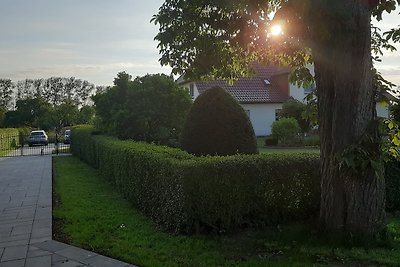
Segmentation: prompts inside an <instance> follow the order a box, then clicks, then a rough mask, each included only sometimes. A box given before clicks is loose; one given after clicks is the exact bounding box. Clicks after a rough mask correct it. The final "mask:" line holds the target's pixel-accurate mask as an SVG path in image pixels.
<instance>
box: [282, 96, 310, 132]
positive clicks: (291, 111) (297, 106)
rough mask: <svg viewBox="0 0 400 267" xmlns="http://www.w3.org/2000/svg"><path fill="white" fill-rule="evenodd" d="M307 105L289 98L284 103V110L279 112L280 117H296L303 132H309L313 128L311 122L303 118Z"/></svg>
mask: <svg viewBox="0 0 400 267" xmlns="http://www.w3.org/2000/svg"><path fill="white" fill-rule="evenodd" d="M306 108H307V105H306V104H304V103H302V102H300V101H298V100H295V99H289V100H288V101H286V102H285V103H283V105H282V110H281V111H280V113H279V117H280V118H295V119H296V120H297V122H298V124H299V126H300V129H301V132H302V133H307V132H308V131H309V130H310V128H311V123H310V122H309V121H308V120H306V119H304V118H303V113H304V111H305V110H306Z"/></svg>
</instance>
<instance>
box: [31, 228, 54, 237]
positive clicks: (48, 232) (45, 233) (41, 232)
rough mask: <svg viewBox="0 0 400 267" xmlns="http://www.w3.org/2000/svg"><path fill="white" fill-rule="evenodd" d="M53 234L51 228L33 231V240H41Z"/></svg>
mask: <svg viewBox="0 0 400 267" xmlns="http://www.w3.org/2000/svg"><path fill="white" fill-rule="evenodd" d="M51 232H52V229H51V227H48V228H40V229H32V238H41V237H46V236H51Z"/></svg>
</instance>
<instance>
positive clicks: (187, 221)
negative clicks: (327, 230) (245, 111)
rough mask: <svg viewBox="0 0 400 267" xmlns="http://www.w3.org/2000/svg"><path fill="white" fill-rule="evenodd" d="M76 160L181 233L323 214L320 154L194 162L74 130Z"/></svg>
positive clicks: (395, 197) (394, 195) (392, 193)
mask: <svg viewBox="0 0 400 267" xmlns="http://www.w3.org/2000/svg"><path fill="white" fill-rule="evenodd" d="M71 148H72V152H73V153H74V155H76V156H78V157H80V158H81V159H82V160H84V161H86V162H87V163H89V164H90V165H92V166H93V167H95V168H98V169H99V170H100V172H101V173H102V174H103V175H104V176H105V177H106V178H107V179H109V181H110V182H112V183H113V184H114V186H115V187H116V189H117V190H118V191H119V192H121V194H122V195H123V196H124V197H125V198H127V199H128V200H129V201H130V202H131V203H132V204H133V205H134V206H136V207H137V208H138V209H140V210H141V211H142V212H143V213H145V214H146V215H148V216H150V217H152V218H153V219H154V220H155V221H156V222H157V223H158V224H159V225H162V226H164V227H165V228H167V229H169V230H171V231H176V232H178V231H179V232H187V233H191V232H199V231H203V230H206V229H207V230H210V229H212V230H214V231H231V230H233V229H235V228H238V227H241V226H252V227H261V226H263V225H266V224H272V223H281V222H284V221H288V220H293V219H306V218H309V217H310V216H312V215H314V214H316V213H317V212H318V209H319V196H320V186H319V156H318V154H310V153H308V154H277V155H235V156H226V157H194V156H192V155H190V154H188V153H186V152H184V151H182V150H179V149H174V148H169V147H162V146H156V145H151V144H146V143H138V142H132V141H120V140H117V139H115V138H112V137H105V136H100V135H96V134H95V132H94V131H93V128H92V127H89V126H79V127H75V128H74V129H73V133H72V145H71ZM385 176H386V187H387V190H386V191H387V197H386V199H387V209H388V211H395V210H400V197H399V195H400V194H399V192H400V162H397V161H393V162H388V163H387V164H386V172H385Z"/></svg>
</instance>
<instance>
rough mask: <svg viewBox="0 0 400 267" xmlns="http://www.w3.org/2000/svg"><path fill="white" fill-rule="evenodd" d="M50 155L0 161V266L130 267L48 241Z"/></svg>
mask: <svg viewBox="0 0 400 267" xmlns="http://www.w3.org/2000/svg"><path fill="white" fill-rule="evenodd" d="M51 168H52V166H51V156H29V157H16V158H0V267H11V266H12V267H22V266H27V267H32V266H35V267H36V266H37V267H47V266H72V267H73V266H99V267H101V266H115V267H119V266H121V267H122V266H134V265H129V264H127V263H124V262H120V261H117V260H114V259H110V258H107V257H104V256H101V255H98V254H96V253H93V252H90V251H87V250H83V249H80V248H76V247H73V246H69V245H67V244H63V243H60V242H57V241H54V240H52V214H51V213H52V171H51Z"/></svg>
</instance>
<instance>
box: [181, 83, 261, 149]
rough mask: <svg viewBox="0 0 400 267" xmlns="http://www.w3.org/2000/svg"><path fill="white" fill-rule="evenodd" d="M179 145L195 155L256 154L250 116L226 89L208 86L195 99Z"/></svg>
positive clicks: (255, 142)
mask: <svg viewBox="0 0 400 267" xmlns="http://www.w3.org/2000/svg"><path fill="white" fill-rule="evenodd" d="M180 142H181V148H182V149H184V150H185V151H187V152H189V153H192V154H194V155H197V156H202V155H212V156H216V155H219V156H227V155H235V154H257V153H258V148H257V140H256V136H255V134H254V129H253V126H252V125H251V122H250V119H249V116H247V114H246V112H245V111H244V109H243V108H242V106H240V104H239V103H238V102H237V101H236V99H234V98H233V97H232V96H231V95H230V94H229V93H228V92H227V91H226V90H225V89H223V88H221V87H213V88H210V89H207V90H206V91H205V92H204V93H202V94H201V95H200V96H199V97H197V98H196V100H195V101H194V103H193V105H192V107H191V109H190V111H189V114H188V116H187V119H186V122H185V125H184V127H183V130H182V134H181V140H180Z"/></svg>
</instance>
